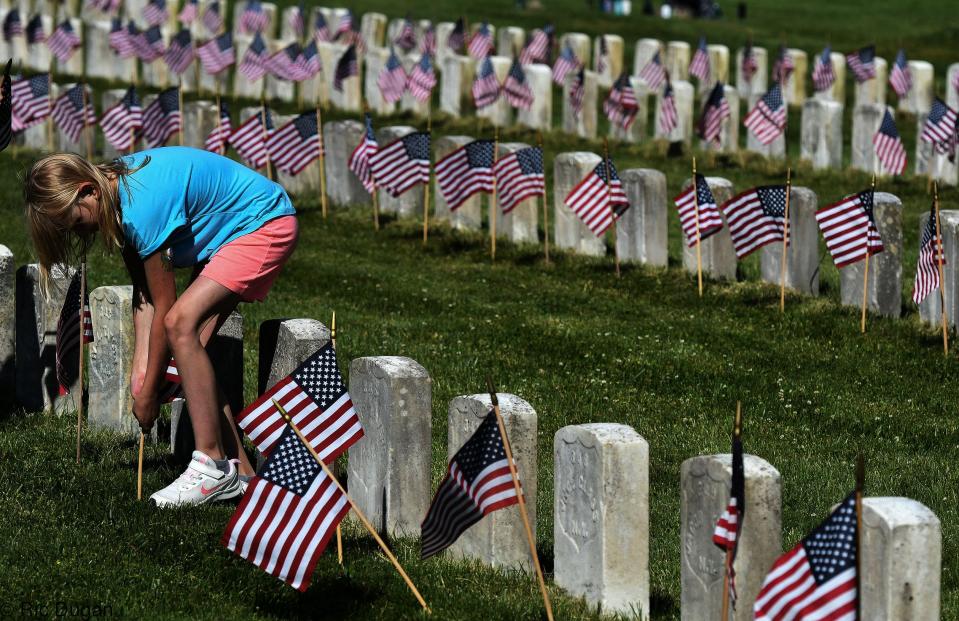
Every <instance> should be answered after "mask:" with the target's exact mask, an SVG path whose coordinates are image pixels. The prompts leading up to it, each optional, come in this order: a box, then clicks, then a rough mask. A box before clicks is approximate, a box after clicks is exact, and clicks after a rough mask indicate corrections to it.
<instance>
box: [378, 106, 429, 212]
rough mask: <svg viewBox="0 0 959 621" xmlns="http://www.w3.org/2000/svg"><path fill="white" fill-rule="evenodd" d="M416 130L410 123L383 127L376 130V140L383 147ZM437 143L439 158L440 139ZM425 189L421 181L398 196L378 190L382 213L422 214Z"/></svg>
mask: <svg viewBox="0 0 959 621" xmlns="http://www.w3.org/2000/svg"><path fill="white" fill-rule="evenodd" d="M415 131H416V128H415V127H410V126H408V125H392V126H387V127H381V128H379V129H378V130H376V140H377V142H379V144H380V148H381V149H383V148H385V147H386V146H387V145H389V144H390V143H392V142H393V141H395V140H399V139H400V138H402V137H403V136H406V135H407V134H412V133H413V132H415ZM435 143H436V146H434V149H435V150H436V154H435V155H434V157H436V159H437V160H439V151H438V149H439V140H436V141H435ZM423 189H424V186H423V184H422V183H420V184H417V185H415V186H413V187H412V188H410V189H409V190H407V191H406V192H404V193H403V194H401V195H400V196H396V197H393V196H390V194H389V192H387V191H385V190H377V192H379V205H380V213H394V214H396V215H397V216H399V217H401V218H409V217H417V216H419V215H421V214H422V213H423ZM437 198H438V197H437Z"/></svg>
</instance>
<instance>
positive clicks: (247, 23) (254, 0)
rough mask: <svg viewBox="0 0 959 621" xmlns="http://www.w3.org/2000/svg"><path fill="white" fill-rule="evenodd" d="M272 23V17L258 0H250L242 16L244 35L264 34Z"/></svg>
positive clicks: (241, 24)
mask: <svg viewBox="0 0 959 621" xmlns="http://www.w3.org/2000/svg"><path fill="white" fill-rule="evenodd" d="M269 23H270V16H269V15H267V14H266V13H265V12H264V11H263V5H262V4H261V3H260V2H259V1H258V0H249V1H248V2H247V3H246V8H244V9H243V14H242V15H240V30H241V31H242V32H244V33H251V32H256V33H259V32H262V31H264V30H266V27H267V26H268V25H269Z"/></svg>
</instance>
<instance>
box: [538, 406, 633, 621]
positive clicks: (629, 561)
mask: <svg viewBox="0 0 959 621" xmlns="http://www.w3.org/2000/svg"><path fill="white" fill-rule="evenodd" d="M553 463H554V467H553V468H554V469H553V473H554V480H555V484H554V502H553V508H554V519H553V540H554V541H555V544H554V546H555V549H554V564H553V566H554V580H555V582H556V584H557V585H558V586H560V587H562V588H564V589H566V590H567V591H569V592H570V593H571V594H573V595H575V596H582V597H585V598H586V601H587V603H588V604H590V605H591V606H599V607H600V609H601V610H602V611H603V612H605V613H622V614H627V615H630V616H634V615H635V616H638V617H639V618H646V617H648V615H649V443H648V442H646V440H645V439H644V438H643V437H642V436H640V435H639V434H638V433H636V431H634V430H633V428H632V427H629V426H627V425H615V424H610V423H595V424H589V425H571V426H568V427H563V428H562V429H560V430H559V431H557V432H556V436H555V437H554V439H553Z"/></svg>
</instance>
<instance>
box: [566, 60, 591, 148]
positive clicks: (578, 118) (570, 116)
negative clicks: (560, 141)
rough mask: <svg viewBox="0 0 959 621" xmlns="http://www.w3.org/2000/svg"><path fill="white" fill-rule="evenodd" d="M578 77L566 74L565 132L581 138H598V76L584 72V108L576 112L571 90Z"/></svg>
mask: <svg viewBox="0 0 959 621" xmlns="http://www.w3.org/2000/svg"><path fill="white" fill-rule="evenodd" d="M576 79H577V77H576V76H575V75H574V74H573V73H572V72H570V73H568V74H566V81H565V82H564V83H563V131H564V132H566V133H567V134H573V135H574V136H579V137H580V138H595V137H596V97H597V95H598V84H597V83H596V74H595V73H594V72H592V71H583V108H582V110H580V111H579V113H577V112H576V110H575V109H574V108H573V105H572V103H570V96H569V93H570V89H571V88H572V84H573V82H574V81H575V80H576Z"/></svg>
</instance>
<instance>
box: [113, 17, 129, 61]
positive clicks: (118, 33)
mask: <svg viewBox="0 0 959 621" xmlns="http://www.w3.org/2000/svg"><path fill="white" fill-rule="evenodd" d="M130 25H131V26H133V22H132V21H131V22H130ZM134 27H135V26H134ZM109 42H110V49H112V50H113V51H114V52H116V54H117V55H118V56H119V57H120V58H130V57H131V56H133V55H134V54H136V47H134V45H133V41H131V40H130V35H129V32H128V31H127V29H126V28H124V27H123V22H122V21H121V20H120V18H119V17H114V18H113V20H112V21H111V22H110V38H109Z"/></svg>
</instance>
